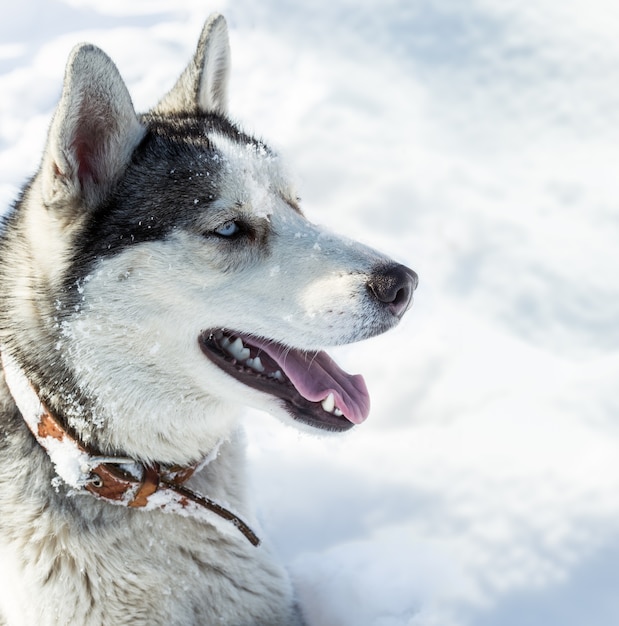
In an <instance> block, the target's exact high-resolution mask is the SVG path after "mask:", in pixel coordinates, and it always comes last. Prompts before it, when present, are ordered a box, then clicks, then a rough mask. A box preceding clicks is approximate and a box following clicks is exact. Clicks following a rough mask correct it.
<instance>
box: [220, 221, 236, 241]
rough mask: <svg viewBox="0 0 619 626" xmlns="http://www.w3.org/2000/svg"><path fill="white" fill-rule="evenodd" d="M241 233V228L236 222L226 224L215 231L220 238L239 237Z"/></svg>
mask: <svg viewBox="0 0 619 626" xmlns="http://www.w3.org/2000/svg"><path fill="white" fill-rule="evenodd" d="M239 232H241V228H240V227H239V225H238V224H237V223H236V222H235V221H234V220H230V221H229V222H225V223H223V224H222V225H221V226H220V227H219V228H216V229H215V233H216V234H217V235H219V236H220V237H234V236H235V235H238V234H239Z"/></svg>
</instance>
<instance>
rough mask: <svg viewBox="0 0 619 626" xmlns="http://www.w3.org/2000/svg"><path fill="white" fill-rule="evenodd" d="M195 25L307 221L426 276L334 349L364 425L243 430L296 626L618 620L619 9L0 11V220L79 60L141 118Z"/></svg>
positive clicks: (146, 6) (456, 0)
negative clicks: (100, 70) (214, 45)
mask: <svg viewBox="0 0 619 626" xmlns="http://www.w3.org/2000/svg"><path fill="white" fill-rule="evenodd" d="M310 6H311V7H312V8H310ZM212 10H220V11H222V12H224V13H225V15H226V17H227V19H228V23H229V27H230V32H231V42H232V55H233V70H232V75H231V100H230V106H231V111H232V115H233V116H234V117H235V119H237V120H239V121H241V123H242V124H243V126H244V127H245V128H247V129H248V130H250V131H252V132H256V133H258V134H259V135H261V136H264V137H265V138H266V139H267V140H268V141H269V142H270V143H272V144H273V145H274V146H275V147H276V148H278V149H279V150H280V151H282V152H283V153H284V154H285V155H286V156H287V157H288V159H289V160H290V161H291V163H292V165H293V169H294V170H295V171H296V172H297V173H298V176H299V180H300V186H301V195H302V197H303V206H304V209H305V211H306V213H307V214H308V215H309V217H310V218H311V219H312V220H314V221H317V222H320V223H323V224H327V225H330V226H332V227H333V228H334V229H337V230H339V231H343V232H344V233H346V234H348V235H349V236H351V237H355V238H358V239H360V240H362V241H364V242H365V243H369V244H370V245H372V246H374V247H377V248H379V249H382V250H385V251H389V252H390V254H392V256H394V257H395V258H397V259H398V260H400V261H402V262H405V263H406V264H408V265H410V266H411V267H413V268H414V269H415V270H416V271H417V272H418V273H419V275H420V287H419V289H418V291H417V294H416V299H415V300H416V301H415V305H414V307H413V309H412V310H411V312H410V313H409V314H408V315H407V317H406V318H405V320H404V321H403V322H402V324H401V325H400V327H399V328H397V329H396V330H395V331H393V332H391V333H389V334H387V335H384V336H381V337H378V338H375V339H372V340H370V341H367V342H365V343H362V344H358V345H354V346H349V347H346V348H341V349H337V350H333V351H331V352H332V354H335V355H336V357H337V358H338V360H339V362H340V363H341V364H342V365H343V366H344V367H345V368H347V369H348V370H349V371H352V372H354V373H363V374H364V376H365V377H366V380H367V382H368V386H369V388H370V392H371V394H372V399H373V410H372V414H371V415H370V419H369V420H368V421H367V422H366V423H365V424H363V425H362V426H360V427H357V428H355V431H354V432H353V433H352V434H350V435H345V436H342V437H337V438H334V437H328V438H324V437H312V436H308V435H303V434H298V433H297V432H296V431H295V430H293V429H291V428H286V427H284V426H282V425H281V424H279V423H278V422H276V421H274V420H273V419H272V418H270V417H268V416H262V415H260V414H258V413H254V412H249V413H248V418H247V424H248V432H249V441H250V443H249V449H248V454H249V461H250V473H251V480H252V483H253V486H254V499H255V502H256V506H257V507H258V510H259V512H260V517H261V519H262V521H263V526H264V531H265V532H266V533H267V534H268V535H269V536H270V537H271V539H272V540H273V541H274V542H275V543H276V545H277V547H278V549H279V551H280V554H281V557H282V559H283V560H284V561H285V563H286V564H287V566H288V567H289V569H290V570H291V572H292V574H293V576H294V579H295V583H296V585H297V588H298V591H299V594H300V598H301V602H302V604H303V607H304V609H305V611H306V614H307V618H308V620H309V623H310V625H311V626H468V625H474V626H525V625H526V626H553V625H557V626H592V625H593V626H616V624H619V593H618V592H617V588H618V586H619V278H618V275H619V209H618V203H619V176H618V175H617V166H618V164H619V158H618V157H619V153H618V150H619V149H618V146H619V5H618V4H617V3H616V2H614V1H613V0H608V1H605V0H536V2H521V1H520V0H469V1H466V2H463V1H462V0H442V1H440V2H439V1H438V0H434V1H433V0H386V1H385V2H380V3H379V2H377V1H375V2H371V1H369V0H328V1H327V0H319V1H318V2H314V3H311V5H310V3H304V4H301V3H286V2H283V1H282V0H261V1H260V2H252V1H250V0H236V1H234V2H233V1H232V0H228V1H227V2H226V1H223V0H222V1H213V2H206V1H204V2H202V1H200V2H198V1H197V0H174V2H172V0H167V1H163V0H156V1H153V0H133V1H132V2H126V1H125V0H122V1H121V0H65V1H64V2H63V1H62V0H51V1H50V0H20V1H19V2H5V3H4V4H3V8H2V15H1V20H0V202H1V204H2V207H3V208H4V207H6V206H8V204H9V203H10V202H11V200H12V198H13V197H14V196H15V194H16V193H17V190H18V188H19V187H20V185H21V184H22V182H23V181H24V180H25V178H26V177H27V176H28V175H29V174H30V173H31V172H32V171H33V170H34V169H35V168H36V166H37V164H38V161H39V158H40V151H41V149H42V147H43V142H44V137H45V133H46V130H47V126H48V123H49V120H50V116H51V113H52V111H53V108H54V106H55V103H56V101H57V99H58V97H59V93H60V86H61V80H62V74H63V71H64V63H65V61H66V57H67V55H68V54H69V51H70V49H71V48H72V47H73V45H74V44H75V43H77V42H79V41H90V42H93V43H96V44H97V45H99V46H101V47H103V48H104V49H105V50H106V51H107V52H108V54H109V55H110V56H111V57H112V58H113V59H114V60H115V62H116V63H117V65H118V67H119V69H120V71H121V73H122V74H123V76H124V77H125V79H126V81H127V83H128V85H129V87H130V91H131V93H132V95H133V98H134V103H135V104H136V107H137V108H138V109H140V110H144V109H146V108H148V107H150V106H151V105H153V104H154V103H155V102H156V101H157V99H158V98H159V97H160V96H161V95H162V94H163V93H164V92H165V91H166V90H167V89H168V88H169V87H170V86H171V85H172V83H173V82H174V80H175V79H176V77H177V75H178V73H179V72H180V71H181V70H182V69H183V67H184V66H185V64H186V63H187V62H188V60H189V57H190V55H191V54H192V52H193V50H194V47H195V44H196V41H197V37H198V34H199V31H200V28H201V26H202V23H203V21H204V19H205V18H206V16H207V15H208V13H210V12H211V11H212Z"/></svg>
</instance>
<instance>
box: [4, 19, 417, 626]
mask: <svg viewBox="0 0 619 626" xmlns="http://www.w3.org/2000/svg"><path fill="white" fill-rule="evenodd" d="M228 69H229V47H228V35H227V29H226V24H225V21H224V19H223V18H222V17H221V16H219V15H214V16H211V18H210V19H209V20H208V21H207V23H206V25H205V27H204V30H203V32H202V35H201V38H200V41H199V44H198V47H197V51H196V53H195V56H194V58H193V60H192V61H191V62H190V64H189V65H188V67H187V68H186V69H185V71H184V72H183V74H182V75H181V76H180V78H179V80H178V81H177V83H176V85H175V86H174V87H173V88H172V90H171V91H170V92H169V93H168V94H167V95H166V96H165V97H164V98H163V99H162V100H161V101H160V103H159V104H158V105H157V106H156V107H155V108H154V109H153V110H151V111H150V112H148V113H146V114H141V115H138V114H136V113H135V112H134V109H133V105H132V102H131V99H130V96H129V93H128V91H127V88H126V87H125V84H124V83H123V81H122V79H121V77H120V75H119V73H118V71H117V69H116V67H115V66H114V64H113V63H112V62H111V61H110V59H109V58H108V57H107V56H106V55H105V54H104V53H103V52H102V51H101V50H99V49H97V48H95V47H93V46H91V45H80V46H78V47H77V48H76V49H74V51H73V52H72V54H71V56H70V58H69V61H68V65H67V69H66V75H65V82H64V88H63V92H62V96H61V99H60V103H59V105H58V108H57V110H56V112H55V115H54V117H53V120H52V123H51V127H50V131H49V136H48V141H47V146H46V149H45V152H44V155H43V158H42V161H41V165H40V168H39V170H38V172H37V173H36V175H35V176H34V177H33V178H32V179H31V180H30V181H29V182H28V184H27V185H26V186H25V188H24V190H23V192H22V194H21V197H20V198H19V200H18V201H17V202H16V204H15V206H14V207H13V210H12V211H11V212H10V213H9V214H8V215H7V217H6V219H5V223H4V225H3V229H2V236H1V239H0V294H1V296H0V353H1V358H2V368H1V369H0V622H4V623H5V624H6V625H10V626H17V625H20V626H46V625H52V624H54V625H60V624H63V625H69V624H70V625H72V626H75V625H78V626H84V625H93V626H94V625H97V626H101V625H110V626H119V625H122V624H127V625H129V624H130V625H131V626H137V625H147V626H156V625H165V626H170V625H189V624H193V625H198V624H199V625H210V624H224V625H226V626H241V625H242V626H249V625H257V624H262V625H268V626H277V625H282V626H294V625H298V624H302V623H303V619H302V616H301V614H300V611H299V610H298V608H297V606H296V603H295V598H294V594H293V590H292V588H291V585H290V582H289V580H288V578H287V575H286V573H285V571H284V569H283V568H282V567H281V566H280V565H278V564H277V563H276V561H275V559H274V558H273V557H272V555H271V553H270V551H269V548H268V546H267V545H265V543H264V541H262V542H261V540H263V538H262V537H260V532H259V531H257V528H256V526H255V525H254V522H253V520H252V515H251V511H249V510H248V505H247V494H246V492H245V478H244V462H243V459H244V452H243V437H242V434H241V433H240V431H239V413H240V412H241V410H242V407H243V406H251V407H257V408H258V409H262V410H265V411H268V412H269V413H272V414H273V415H276V416H278V417H280V418H281V419H282V420H285V421H287V422H292V423H295V424H298V425H299V426H301V427H303V428H308V429H325V430H330V431H345V430H347V429H349V428H351V427H353V425H355V424H359V423H360V422H362V421H363V420H364V419H365V418H366V417H367V415H368V411H369V399H368V394H367V391H366V388H365V384H364V382H363V379H362V378H361V376H351V375H349V374H347V373H345V372H344V371H343V370H341V369H340V368H339V367H338V366H337V365H336V364H335V363H334V362H333V361H332V360H331V359H330V358H329V356H327V354H326V353H324V352H322V351H321V348H323V347H324V346H328V345H332V346H333V345H337V344H345V343H348V342H353V341H357V340H360V339H363V338H366V337H371V336H373V335H376V334H378V333H382V332H383V331H386V330H388V329H390V328H392V327H393V326H395V325H396V324H397V322H398V321H399V320H400V318H401V317H402V315H403V314H404V312H405V311H406V310H407V309H408V307H409V306H410V303H411V300H412V294H413V291H414V289H415V287H416V285H417V277H416V275H415V274H414V272H412V271H411V270H409V269H407V268H406V267H404V266H402V265H399V264H397V263H395V262H393V261H391V260H390V259H389V258H387V257H385V256H383V255H382V254H379V253H378V252H376V251H374V250H371V249H369V248H367V247H364V246H362V245H360V244H358V243H355V242H352V241H349V240H347V239H345V238H342V237H338V236H336V235H333V234H331V233H329V232H327V231H325V230H323V229H321V228H319V227H317V226H315V225H313V224H312V223H310V222H309V221H307V220H306V218H305V217H304V215H303V213H302V211H301V209H300V207H299V200H298V198H297V196H296V194H295V191H294V189H293V188H292V187H291V185H290V183H289V181H288V178H287V175H286V170H285V169H284V167H283V165H282V163H281V160H280V158H279V157H278V155H277V154H276V153H275V152H274V151H273V150H272V149H271V148H269V147H268V146H267V145H266V144H265V143H263V142H262V141H261V140H258V139H255V138H254V137H252V136H250V135H248V134H245V133H244V132H243V131H242V130H240V129H239V128H238V127H237V126H235V125H234V124H233V123H232V122H231V121H230V119H229V118H228V117H227V114H226V85H227V77H228ZM256 531H257V532H256Z"/></svg>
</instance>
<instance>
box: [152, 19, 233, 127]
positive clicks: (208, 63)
mask: <svg viewBox="0 0 619 626" xmlns="http://www.w3.org/2000/svg"><path fill="white" fill-rule="evenodd" d="M229 72H230V44H229V42H228V27H227V26H226V20H225V19H224V17H223V16H222V15H219V14H217V13H214V14H213V15H211V16H210V17H209V18H208V20H207V21H206V24H205V25H204V28H203V29H202V34H201V35H200V40H199V41H198V47H197V49H196V52H195V54H194V57H193V59H192V60H191V62H190V63H189V65H188V66H187V67H186V68H185V71H184V72H183V73H182V74H181V76H180V78H179V79H178V81H177V82H176V84H175V85H174V87H172V89H171V90H170V91H169V92H168V94H167V95H166V96H164V97H163V99H162V100H161V101H160V102H159V104H158V105H157V106H156V107H155V109H154V111H153V112H154V113H161V114H170V113H197V112H202V113H218V114H220V115H225V114H226V111H227V100H228V74H229Z"/></svg>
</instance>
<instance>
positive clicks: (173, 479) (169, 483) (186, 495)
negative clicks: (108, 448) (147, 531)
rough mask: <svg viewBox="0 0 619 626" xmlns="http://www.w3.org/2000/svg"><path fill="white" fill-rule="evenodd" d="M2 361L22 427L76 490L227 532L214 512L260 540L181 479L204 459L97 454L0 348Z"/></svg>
mask: <svg viewBox="0 0 619 626" xmlns="http://www.w3.org/2000/svg"><path fill="white" fill-rule="evenodd" d="M2 366H3V369H4V374H5V380H6V383H7V385H8V387H9V390H10V391H11V394H12V396H13V398H14V400H15V402H16V404H17V406H18V408H19V410H20V412H21V414H22V417H23V418H24V421H25V422H26V424H27V425H28V428H29V429H30V431H31V432H32V434H33V435H34V436H35V438H36V440H37V441H38V442H39V444H40V445H41V447H42V448H43V449H44V450H45V451H46V452H47V453H48V455H49V457H50V459H51V460H52V463H53V464H54V468H55V470H56V473H57V474H58V476H60V478H62V480H63V481H64V482H66V483H67V484H68V485H70V486H71V487H73V488H74V489H76V490H77V491H78V492H84V491H85V492H87V493H89V494H91V495H93V496H94V497H96V498H98V499H101V500H104V501H106V502H109V503H111V504H116V505H121V506H127V507H131V508H139V509H143V510H147V511H149V510H160V511H164V512H166V513H176V514H178V515H182V516H185V517H193V518H195V519H198V520H201V521H205V522H209V523H211V524H215V525H216V526H217V528H218V529H219V530H220V531H222V532H227V526H226V525H224V524H221V523H216V522H217V517H218V518H221V519H224V520H226V521H227V522H230V523H231V524H232V525H233V526H235V527H236V528H237V529H238V530H239V531H240V532H241V533H242V534H243V535H244V536H245V537H246V539H247V540H248V541H249V542H250V543H251V544H252V545H254V546H258V545H259V544H260V539H259V538H258V536H257V535H256V534H255V533H254V531H253V530H252V529H251V528H250V527H249V526H248V525H247V524H246V523H245V522H244V521H243V520H242V519H241V518H240V517H238V516H237V515H235V514H234V513H232V512H231V511H229V510H228V509H227V508H225V507H224V506H222V505H221V504H218V503H217V502H216V501H214V500H211V499H210V498H207V497H205V496H203V495H201V494H199V493H197V492H195V491H193V490H191V489H189V488H188V487H186V486H185V485H184V483H185V482H186V481H187V480H189V478H190V477H191V476H192V475H193V474H194V473H195V472H196V471H197V470H198V469H201V468H202V467H204V465H206V463H207V462H208V460H205V461H201V462H199V463H196V464H194V465H190V466H186V467H179V466H173V467H164V466H160V465H159V464H152V465H146V464H143V463H141V462H138V461H135V460H133V459H129V458H122V457H104V456H101V455H97V454H95V453H94V452H93V451H92V450H90V449H89V448H88V447H87V446H86V445H84V444H83V443H82V442H80V441H79V440H78V439H76V438H75V437H74V436H73V435H71V434H70V433H69V432H68V431H67V430H66V429H65V428H64V427H63V426H62V424H61V423H60V422H59V420H58V419H57V418H56V417H55V416H54V415H53V414H52V412H51V411H50V410H49V409H48V408H47V407H46V406H45V404H44V403H43V402H42V401H41V399H40V398H39V396H38V393H37V392H36V390H35V389H34V388H33V386H32V385H31V384H30V382H29V381H28V379H27V377H26V375H25V373H24V372H23V371H22V370H21V368H20V367H19V366H18V365H17V363H16V362H15V361H14V360H13V359H12V358H11V357H9V356H7V355H6V354H5V353H4V351H3V353H2ZM212 514H215V515H216V516H217V517H215V518H214V517H213V515H212Z"/></svg>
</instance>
